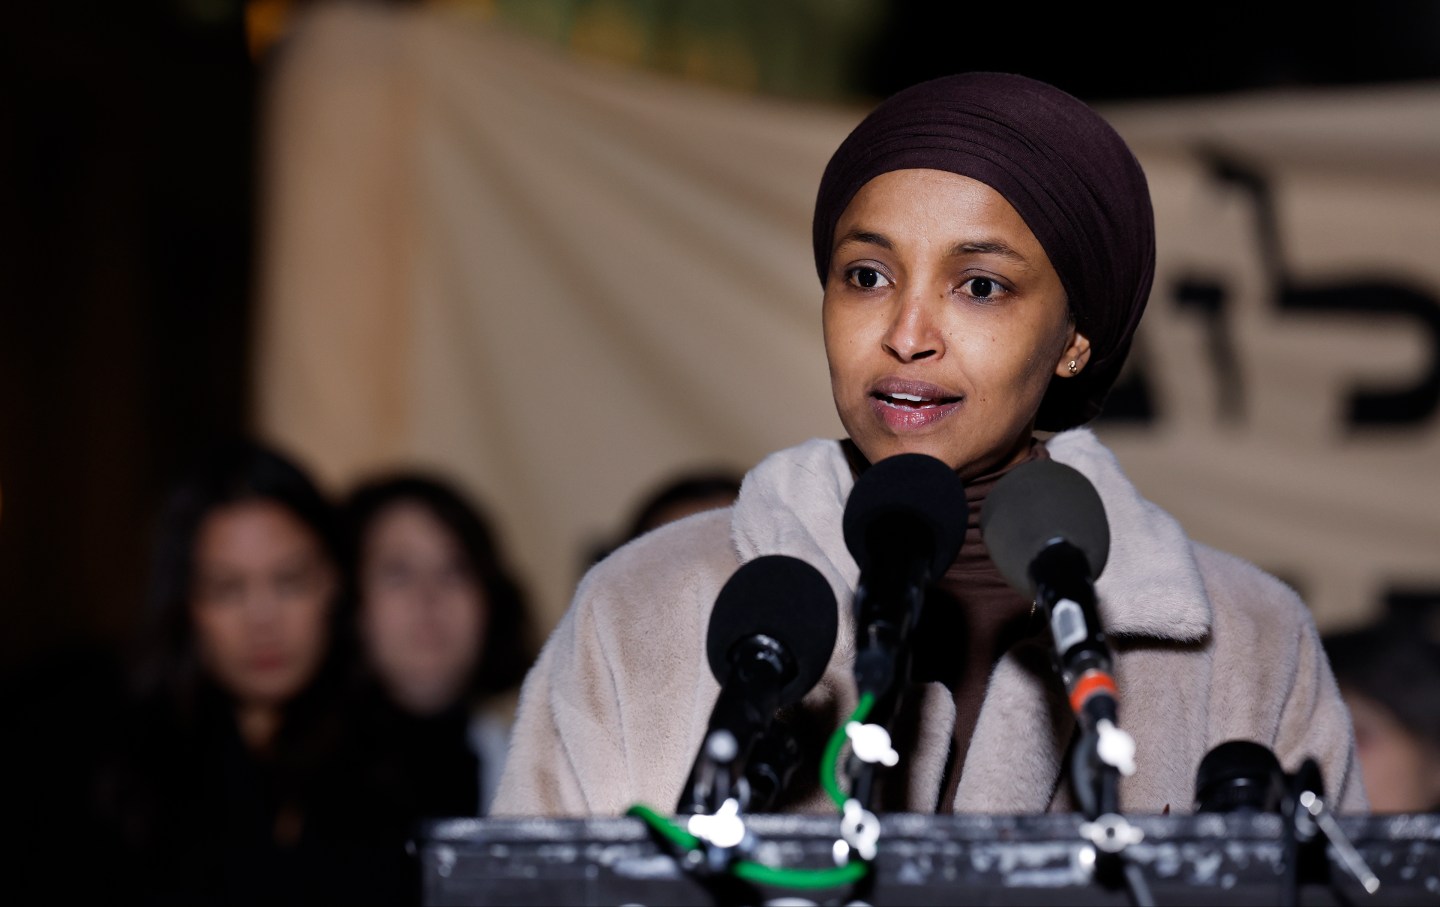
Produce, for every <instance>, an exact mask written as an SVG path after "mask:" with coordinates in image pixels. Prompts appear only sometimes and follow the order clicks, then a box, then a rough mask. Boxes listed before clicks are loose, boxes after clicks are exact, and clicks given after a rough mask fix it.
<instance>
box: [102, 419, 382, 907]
mask: <svg viewBox="0 0 1440 907" xmlns="http://www.w3.org/2000/svg"><path fill="white" fill-rule="evenodd" d="M336 533H337V526H336V522H335V513H334V508H333V505H332V504H331V502H330V501H329V500H327V498H326V497H325V496H324V495H323V494H322V492H321V491H320V490H319V489H318V488H317V487H316V485H315V483H314V482H313V481H312V479H311V478H310V476H309V475H308V474H307V473H306V472H305V471H304V470H303V469H302V468H301V467H300V466H299V465H297V464H296V463H295V462H294V461H292V460H291V459H289V458H288V457H287V456H285V455H283V454H282V453H280V452H278V451H276V450H274V449H271V448H270V447H268V446H266V445H263V444H260V443H256V442H254V441H250V440H241V441H237V442H234V443H232V444H229V445H226V446H224V447H223V448H221V449H219V450H218V451H216V452H215V453H214V454H213V455H212V456H210V457H208V458H206V459H204V460H203V462H201V463H200V464H199V465H198V466H197V467H196V468H195V469H194V471H193V472H192V473H191V474H189V475H188V476H186V477H185V478H184V479H183V480H182V481H180V482H179V483H178V484H177V485H176V486H175V487H174V489H173V491H172V493H171V495H170V497H169V499H168V503H167V505H166V508H165V510H164V512H163V515H162V518H161V524H160V528H159V535H158V539H157V542H158V544H157V548H156V551H155V561H154V567H153V577H152V583H151V587H150V590H149V604H148V607H149V614H148V618H149V620H148V625H147V627H146V636H145V640H144V645H143V648H142V650H141V657H140V660H139V663H138V665H137V676H136V693H135V700H134V703H133V709H132V710H131V713H130V714H129V716H128V717H127V723H126V725H125V726H124V729H123V733H122V735H121V738H120V739H119V740H118V741H117V750H116V752H115V754H114V757H113V759H111V760H109V764H108V765H107V767H106V768H104V769H102V771H101V773H100V780H99V785H100V787H99V790H98V791H97V802H98V804H99V808H100V810H101V812H102V814H103V815H106V816H108V821H109V823H110V824H111V826H112V827H113V833H114V834H115V836H116V839H117V846H118V847H119V848H120V852H121V853H122V854H124V859H122V860H120V861H119V862H120V863H121V864H122V866H124V867H125V870H126V876H127V878H126V879H125V880H124V882H127V883H129V884H130V885H131V886H133V893H134V894H135V895H136V897H137V899H138V900H139V901H141V902H144V903H201V902H203V903H222V904H230V903H234V904H239V903H256V902H262V901H263V902H268V903H310V904H314V903H328V902H334V903H357V902H361V901H366V900H369V899H371V898H379V899H381V900H385V899H387V898H388V897H389V896H392V895H393V896H399V895H400V894H401V893H404V892H407V891H408V890H409V888H408V885H409V876H407V875H406V874H405V873H406V864H405V861H404V856H405V855H404V853H403V850H398V849H391V848H387V847H385V846H384V845H385V844H388V842H386V841H383V840H382V839H381V838H380V837H379V836H378V833H377V834H375V835H371V834H370V831H369V829H371V828H374V827H378V826H375V825H373V823H372V822H371V819H372V816H373V813H372V811H371V810H370V807H369V804H368V803H363V802H359V801H358V800H357V798H356V797H355V795H354V789H353V786H351V785H349V784H347V783H346V782H345V780H344V778H345V776H344V774H343V773H342V772H339V771H337V767H339V766H341V765H342V764H343V763H342V761H341V757H342V756H343V754H344V748H345V734H346V718H347V710H346V705H345V704H346V676H347V667H346V662H347V655H348V649H349V646H347V645H346V642H345V638H344V637H345V628H346V627H347V626H348V623H349V621H348V614H347V609H346V607H345V600H344V598H343V597H342V595H341V590H342V577H341V571H340V565H339V558H338V546H337V534H336ZM382 824H383V822H382Z"/></svg>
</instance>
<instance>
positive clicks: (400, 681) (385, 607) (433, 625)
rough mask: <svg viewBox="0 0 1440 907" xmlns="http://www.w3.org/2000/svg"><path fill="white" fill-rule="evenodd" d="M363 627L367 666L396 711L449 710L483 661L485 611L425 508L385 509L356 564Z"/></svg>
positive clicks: (455, 548) (464, 565) (400, 505)
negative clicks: (377, 678)
mask: <svg viewBox="0 0 1440 907" xmlns="http://www.w3.org/2000/svg"><path fill="white" fill-rule="evenodd" d="M359 570H360V575H359V583H360V628H361V636H362V640H363V643H364V645H365V649H366V652H367V653H368V655H369V658H370V662H371V665H372V666H373V667H374V668H375V670H376V671H377V672H378V674H379V675H380V679H381V682H382V683H383V684H384V686H385V688H386V689H387V690H388V691H389V693H390V695H391V696H392V697H393V698H394V699H395V701H396V702H398V703H399V704H400V705H401V706H403V707H405V708H406V709H409V710H410V711H412V712H415V713H417V714H422V715H423V714H433V713H435V712H437V711H440V710H441V709H444V708H445V707H447V706H449V705H450V704H451V703H453V702H454V701H455V699H456V697H458V696H460V695H461V694H462V693H463V692H464V689H465V687H466V685H467V683H468V681H469V678H470V674H471V672H472V671H473V670H474V668H475V666H476V664H477V662H478V661H479V658H480V651H481V648H482V646H483V643H484V635H485V630H486V625H487V622H488V617H489V611H488V608H487V607H486V602H485V595H484V592H483V591H482V589H481V588H480V585H479V582H478V581H477V579H476V577H475V576H474V574H473V572H472V570H471V569H470V565H469V563H468V561H467V559H466V556H465V552H464V550H463V549H462V548H461V546H460V543H459V541H458V540H457V539H456V538H455V537H454V536H453V535H452V534H451V532H450V530H449V529H448V528H447V527H446V526H445V524H444V523H442V522H441V521H440V520H439V519H437V518H436V517H435V516H434V515H433V514H432V513H431V512H430V510H429V509H427V508H426V507H425V506H423V505H421V504H417V503H413V502H408V501H401V502H397V503H394V504H390V505H388V506H387V507H385V508H384V509H382V510H381V511H380V512H379V514H378V515H377V516H376V517H375V519H374V520H373V521H372V522H371V524H370V527H369V529H368V530H367V531H366V533H365V538H364V542H363V546H362V549H361V557H360V567H359Z"/></svg>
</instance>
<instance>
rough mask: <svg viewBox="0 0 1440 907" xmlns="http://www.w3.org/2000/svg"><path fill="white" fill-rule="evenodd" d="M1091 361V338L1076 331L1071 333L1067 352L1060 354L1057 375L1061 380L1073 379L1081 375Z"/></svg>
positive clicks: (1056, 365)
mask: <svg viewBox="0 0 1440 907" xmlns="http://www.w3.org/2000/svg"><path fill="white" fill-rule="evenodd" d="M1089 361H1090V338H1089V337H1086V336H1085V335H1084V334H1082V333H1080V332H1079V331H1076V330H1073V329H1072V330H1071V332H1070V343H1069V344H1068V345H1066V347H1065V351H1064V352H1063V353H1061V354H1060V361H1059V362H1057V363H1055V374H1057V375H1059V376H1060V377H1061V378H1073V377H1074V376H1076V375H1078V374H1080V372H1081V371H1083V370H1084V368H1085V363H1087V362H1089Z"/></svg>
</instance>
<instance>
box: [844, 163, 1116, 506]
mask: <svg viewBox="0 0 1440 907" xmlns="http://www.w3.org/2000/svg"><path fill="white" fill-rule="evenodd" d="M824 325H825V352H826V356H827V358H828V359H829V363H830V385H831V390H832V393H833V394H834V396H835V406H836V409H837V410H838V411H839V414H840V421H841V423H842V424H843V425H844V426H845V430H846V432H847V433H848V434H849V436H850V438H851V439H852V440H853V441H854V442H855V443H856V445H857V446H858V447H859V448H860V450H861V452H862V453H864V454H865V456H866V458H868V459H869V460H870V461H871V462H872V463H873V462H876V461H877V460H881V459H884V458H885V457H889V456H892V455H894V454H898V453H925V454H929V455H931V456H933V457H936V458H938V459H940V460H943V461H944V462H945V463H947V464H949V465H950V466H951V467H952V468H954V469H956V470H958V471H959V473H960V476H961V478H965V479H969V478H973V477H975V476H977V475H981V474H984V473H985V472H988V471H991V470H993V469H995V468H997V467H1000V466H1004V465H1008V464H1009V463H1010V462H1013V461H1014V460H1016V459H1018V458H1019V457H1020V456H1021V455H1022V454H1023V453H1024V452H1025V450H1026V447H1027V442H1028V440H1029V438H1030V434H1031V431H1032V429H1033V426H1034V422H1035V414H1036V412H1037V410H1038V409H1039V407H1040V399H1041V398H1042V397H1043V396H1044V394H1045V389H1046V387H1047V386H1048V385H1049V383H1050V379H1051V377H1052V376H1054V375H1061V376H1068V375H1069V374H1070V371H1069V368H1068V364H1069V362H1070V360H1071V359H1074V360H1076V366H1077V371H1078V370H1079V369H1083V368H1084V366H1085V363H1086V361H1087V360H1088V357H1089V350H1090V344H1089V341H1088V340H1087V339H1086V338H1085V337H1084V336H1083V335H1081V334H1079V333H1078V332H1077V331H1076V330H1075V327H1074V325H1073V324H1072V323H1071V320H1070V318H1069V313H1068V307H1067V304H1066V298H1065V291H1064V289H1063V287H1062V286H1061V283H1060V276H1059V275H1058V274H1057V273H1056V272H1055V269H1054V268H1053V267H1052V266H1051V264H1050V260H1049V258H1048V257H1047V256H1046V254H1045V250H1044V249H1042V248H1041V246H1040V243H1039V241H1038V240H1036V238H1035V236H1034V234H1032V233H1031V232H1030V228H1029V227H1027V226H1026V225H1025V221H1024V220H1022V219H1021V217H1020V215H1019V214H1018V213H1017V212H1016V211H1015V209H1014V208H1013V207H1011V205H1010V203H1009V202H1007V201H1005V199H1004V198H1003V197H1001V195H1000V194H999V193H998V192H996V191H995V190H994V189H991V188H990V187H989V186H987V185H985V184H984V183H981V182H979V181H977V180H973V179H970V178H968V177H964V176H959V175H957V174H954V173H949V172H947V171H940V170H895V171H891V172H889V173H884V174H881V175H880V176H877V177H875V178H874V179H872V180H871V181H870V182H868V183H866V184H865V185H864V186H863V187H861V189H860V191H859V192H858V193H856V195H855V198H854V199H853V200H851V202H850V204H849V206H848V207H847V208H846V209H845V213H844V214H843V215H841V217H840V221H839V223H838V224H837V226H836V228H835V245H834V249H833V255H832V256H831V263H830V273H829V274H828V275H827V276H826V280H825V303H824Z"/></svg>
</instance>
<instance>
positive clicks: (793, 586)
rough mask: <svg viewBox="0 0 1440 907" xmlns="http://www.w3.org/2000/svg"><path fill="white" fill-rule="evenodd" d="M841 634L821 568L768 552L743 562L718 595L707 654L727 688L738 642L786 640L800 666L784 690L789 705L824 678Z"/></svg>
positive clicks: (783, 702) (831, 593) (832, 595)
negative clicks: (756, 638) (763, 638)
mask: <svg viewBox="0 0 1440 907" xmlns="http://www.w3.org/2000/svg"><path fill="white" fill-rule="evenodd" d="M838 632H839V612H838V608H837V606H836V602H835V592H834V590H832V589H831V588H830V583H828V582H827V581H826V580H825V577H824V576H823V575H821V573H820V571H819V570H817V569H815V568H814V567H813V566H811V565H810V564H807V563H806V562H805V561H802V560H800V559H799V558H797V557H791V556H790V555H787V554H765V555H761V556H760V557H757V558H755V559H754V560H751V561H747V562H745V563H744V564H742V565H741V566H740V568H739V569H738V570H736V571H735V572H734V573H733V574H732V575H731V576H730V579H729V580H727V581H726V583H725V586H724V587H723V588H722V589H721V590H720V594H719V595H718V596H716V598H715V608H714V610H712V611H711V612H710V629H709V631H708V635H707V636H706V638H705V654H706V656H707V657H708V658H709V660H710V670H711V672H712V673H714V675H715V679H716V680H718V681H719V682H720V685H721V686H724V685H725V681H726V679H727V678H728V677H729V676H730V669H731V667H732V661H731V652H732V650H733V649H734V648H735V645H736V643H738V642H740V641H741V640H744V639H748V638H750V637H752V636H756V635H764V636H768V637H770V638H771V639H773V640H775V641H776V642H778V643H780V645H781V646H782V647H783V648H784V649H785V651H786V652H787V653H788V654H789V656H790V658H791V659H793V661H794V665H795V671H794V673H793V675H792V676H791V677H790V678H789V680H787V681H786V683H785V685H784V687H782V688H781V690H780V703H781V705H789V704H791V703H793V702H798V701H799V700H800V698H801V697H803V696H804V695H805V694H806V693H808V692H809V691H810V688H811V687H813V686H815V684H816V683H818V682H819V681H820V677H821V675H822V674H824V673H825V666H826V665H827V664H829V662H830V655H831V653H832V652H834V650H835V637H836V634H837V633H838Z"/></svg>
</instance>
